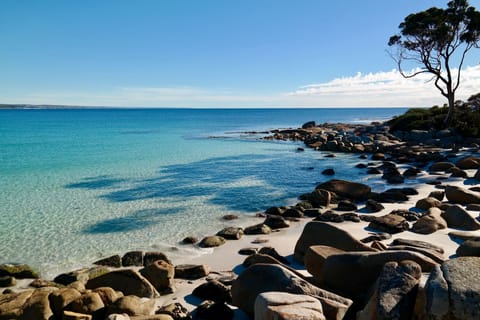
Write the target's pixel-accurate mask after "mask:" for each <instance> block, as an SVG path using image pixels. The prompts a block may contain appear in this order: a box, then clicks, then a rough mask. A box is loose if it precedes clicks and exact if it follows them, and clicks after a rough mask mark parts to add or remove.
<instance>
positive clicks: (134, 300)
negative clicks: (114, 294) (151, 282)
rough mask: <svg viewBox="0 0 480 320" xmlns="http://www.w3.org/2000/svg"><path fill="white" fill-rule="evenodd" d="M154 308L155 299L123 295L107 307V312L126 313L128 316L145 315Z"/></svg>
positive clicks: (150, 312)
mask: <svg viewBox="0 0 480 320" xmlns="http://www.w3.org/2000/svg"><path fill="white" fill-rule="evenodd" d="M154 308H155V300H153V299H149V300H146V299H141V298H139V297H137V296H132V295H130V296H125V297H121V298H119V299H118V300H117V301H115V302H114V303H113V304H112V305H111V306H109V307H108V313H110V314H111V313H126V314H128V315H129V316H147V315H149V314H152V313H153V311H154Z"/></svg>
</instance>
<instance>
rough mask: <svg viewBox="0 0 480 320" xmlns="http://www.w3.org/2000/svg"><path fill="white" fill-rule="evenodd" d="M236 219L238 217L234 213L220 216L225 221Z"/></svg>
mask: <svg viewBox="0 0 480 320" xmlns="http://www.w3.org/2000/svg"><path fill="white" fill-rule="evenodd" d="M237 219H238V216H237V215H235V214H226V215H224V216H223V217H222V220H226V221H232V220H237Z"/></svg>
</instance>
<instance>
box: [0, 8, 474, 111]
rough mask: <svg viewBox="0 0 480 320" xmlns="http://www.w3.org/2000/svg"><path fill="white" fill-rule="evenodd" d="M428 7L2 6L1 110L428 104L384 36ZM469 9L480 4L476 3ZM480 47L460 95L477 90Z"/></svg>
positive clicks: (427, 90)
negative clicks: (21, 106)
mask: <svg viewBox="0 0 480 320" xmlns="http://www.w3.org/2000/svg"><path fill="white" fill-rule="evenodd" d="M446 2H447V1H431V0H422V1H414V0H402V1H400V0H398V1H386V0H367V1H358V0H343V1H320V0H316V1H314V0H295V1H293V0H289V1H287V0H237V1H233V0H232V1H229V0H222V1H220V0H202V1H200V0H190V1H182V0H138V1H133V0H131V1H123V0H110V1H107V0H105V1H90V0H88V1H87V0H84V1H51V0H42V1H37V0H23V1H19V0H1V1H0V43H1V46H0V72H1V74H2V76H1V77H0V103H31V104H69V105H90V106H95V105H96V106H142V107H270V106H279V107H295V106H301V107H315V106H317V107H322V106H430V105H432V104H443V103H444V100H443V98H442V97H441V96H440V95H439V93H438V91H436V89H434V88H433V84H431V83H429V84H425V81H426V80H427V79H417V80H412V81H404V80H403V79H400V78H398V77H397V76H398V74H397V73H396V72H394V71H392V70H393V69H394V68H395V67H396V66H395V63H394V61H393V60H392V59H391V58H390V57H389V55H388V53H387V52H386V50H387V49H388V46H387V42H388V38H389V37H390V36H391V35H393V34H395V33H397V31H398V24H399V23H400V22H401V21H402V20H403V18H404V17H405V16H406V15H408V14H409V13H412V12H417V11H420V10H425V9H427V8H429V7H431V6H434V5H437V6H445V5H446ZM470 4H471V5H473V6H475V7H477V8H480V0H471V1H470ZM479 63H480V50H477V51H476V52H472V53H471V54H470V58H469V60H468V61H467V67H469V68H467V70H466V71H465V74H466V79H468V80H467V81H466V82H465V86H463V85H462V90H463V91H461V92H459V98H464V97H467V96H469V95H471V94H473V93H476V92H478V89H477V91H475V89H476V88H480V80H479V79H480V67H479Z"/></svg>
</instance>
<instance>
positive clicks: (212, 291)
mask: <svg viewBox="0 0 480 320" xmlns="http://www.w3.org/2000/svg"><path fill="white" fill-rule="evenodd" d="M192 294H193V295H194V296H196V297H198V298H200V299H203V300H211V301H215V302H231V301H232V295H231V293H230V289H229V288H228V287H227V286H226V285H224V284H223V283H221V282H220V281H217V280H211V281H207V282H204V283H202V284H201V285H199V286H198V287H196V288H195V289H194V290H193V291H192Z"/></svg>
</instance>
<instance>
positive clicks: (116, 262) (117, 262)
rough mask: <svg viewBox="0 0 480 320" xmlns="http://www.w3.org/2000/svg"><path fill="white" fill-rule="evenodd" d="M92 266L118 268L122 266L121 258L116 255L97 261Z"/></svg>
mask: <svg viewBox="0 0 480 320" xmlns="http://www.w3.org/2000/svg"><path fill="white" fill-rule="evenodd" d="M93 264H96V265H97V266H106V267H112V268H120V267H121V266H122V257H120V256H119V255H118V254H116V255H113V256H110V257H107V258H103V259H100V260H97V261H95V262H94V263H93Z"/></svg>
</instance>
